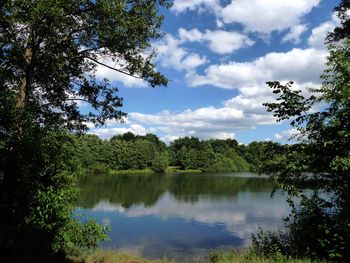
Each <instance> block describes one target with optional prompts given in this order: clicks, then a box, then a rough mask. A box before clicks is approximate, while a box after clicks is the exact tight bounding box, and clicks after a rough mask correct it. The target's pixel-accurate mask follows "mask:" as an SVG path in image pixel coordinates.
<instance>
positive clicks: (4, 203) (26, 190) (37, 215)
mask: <svg viewBox="0 0 350 263" xmlns="http://www.w3.org/2000/svg"><path fill="white" fill-rule="evenodd" d="M26 131H27V132H26V136H27V137H26V138H25V139H23V140H21V144H20V145H18V144H17V145H16V149H14V151H16V152H15V153H12V152H10V154H16V156H17V158H16V160H17V161H18V163H17V165H18V166H19V167H20V168H21V172H22V177H18V176H16V175H17V174H12V175H13V177H12V179H13V180H11V181H5V180H4V179H2V181H1V191H0V192H1V193H0V195H1V203H0V205H1V207H0V209H1V211H2V213H1V216H0V222H1V228H0V231H1V235H0V236H1V240H0V243H1V249H2V252H3V253H4V254H5V255H8V256H9V255H11V258H12V259H13V260H14V261H17V260H20V258H21V257H25V258H26V260H37V261H39V262H40V261H41V260H48V258H49V257H50V255H52V254H55V255H56V256H57V255H60V254H64V253H66V252H71V251H72V250H73V249H74V250H76V251H77V250H82V248H83V247H85V249H92V248H95V247H96V246H97V245H98V243H99V241H100V240H101V238H102V239H103V238H105V230H104V229H102V228H100V227H99V226H98V225H97V224H96V223H95V222H94V221H90V222H89V223H87V224H83V225H81V224H79V223H78V221H77V220H76V219H73V218H72V217H73V212H72V210H73V204H74V202H75V200H76V197H77V194H78V191H77V187H76V185H75V177H76V174H75V172H74V170H75V167H74V165H73V163H72V162H71V161H70V156H71V154H72V150H73V149H72V148H71V147H70V144H69V143H67V140H68V139H69V137H68V136H67V135H65V133H64V132H58V131H46V130H44V129H43V128H41V127H38V126H36V125H33V127H31V129H30V130H29V129H26ZM33 142H36V143H33ZM6 151H7V149H4V150H3V152H6ZM23 152H26V153H27V152H31V153H32V155H27V154H22V155H19V154H20V153H23ZM7 160H8V159H5V160H4V162H3V163H1V171H4V172H8V171H9V170H10V169H12V171H13V172H17V173H19V171H17V169H16V168H17V167H13V163H8V162H7ZM9 166H10V167H9ZM73 226H74V230H77V229H78V228H79V229H80V232H79V231H74V232H67V230H73V229H72V228H73ZM89 232H94V233H95V234H97V235H95V236H94V239H95V242H94V243H92V242H91V241H92V239H91V236H88V235H85V234H86V233H89ZM18 251H21V253H18ZM14 255H16V256H14Z"/></svg>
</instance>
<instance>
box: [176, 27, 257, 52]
mask: <svg viewBox="0 0 350 263" xmlns="http://www.w3.org/2000/svg"><path fill="white" fill-rule="evenodd" d="M179 36H180V39H181V40H182V41H186V42H187V41H189V42H195V41H196V42H206V43H207V44H208V47H209V49H210V50H211V51H213V52H215V53H218V54H227V53H232V52H234V51H236V50H238V49H240V48H243V47H249V46H252V45H254V43H255V42H254V41H253V40H251V39H250V38H248V37H247V36H245V35H243V34H240V33H238V32H234V31H232V32H229V31H223V30H216V31H211V30H206V31H205V32H204V33H202V32H200V31H199V30H198V29H192V30H189V31H187V30H186V29H184V28H180V29H179Z"/></svg>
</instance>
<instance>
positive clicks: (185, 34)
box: [89, 0, 339, 144]
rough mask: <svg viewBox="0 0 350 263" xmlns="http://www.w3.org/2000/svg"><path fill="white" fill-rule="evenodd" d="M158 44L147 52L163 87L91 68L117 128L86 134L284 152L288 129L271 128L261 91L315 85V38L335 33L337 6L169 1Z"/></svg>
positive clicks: (268, 0)
mask: <svg viewBox="0 0 350 263" xmlns="http://www.w3.org/2000/svg"><path fill="white" fill-rule="evenodd" d="M173 2H174V3H173V6H172V7H171V8H170V9H161V10H160V12H161V13H162V14H163V15H164V17H165V19H164V24H163V26H162V31H163V32H164V37H163V38H162V39H161V40H157V41H154V42H152V46H153V47H154V48H155V49H156V50H157V53H158V56H157V58H156V59H155V61H154V62H155V64H156V65H157V69H158V70H159V71H160V72H161V73H163V74H164V75H165V76H166V77H167V78H168V79H169V80H170V82H169V84H168V86H167V87H156V88H152V87H150V86H148V85H147V83H146V82H144V81H142V80H139V79H135V78H132V77H130V76H126V75H122V74H120V73H117V72H115V71H112V70H109V69H107V68H103V67H98V69H97V77H98V78H101V79H103V78H108V79H110V81H111V82H112V83H114V84H116V85H117V86H118V87H119V95H120V96H121V97H123V98H124V106H123V107H122V108H121V110H122V111H124V112H126V113H127V114H128V117H127V119H126V121H125V122H124V123H123V124H121V123H120V122H117V121H115V120H111V121H108V122H107V125H106V126H105V127H100V128H95V127H91V129H90V131H89V132H90V133H93V134H96V135H98V136H99V137H101V138H104V139H105V138H110V137H112V136H114V135H116V134H121V133H125V132H128V131H130V132H133V133H135V134H139V135H144V134H146V133H153V134H156V135H157V136H158V137H159V138H161V139H162V140H163V141H164V142H166V143H169V142H171V141H173V140H175V139H176V138H179V137H184V136H196V137H199V138H200V139H208V138H218V139H227V138H234V139H236V140H237V141H238V142H239V143H244V144H248V143H250V142H252V141H265V140H272V141H276V142H280V143H288V142H289V141H288V138H289V137H290V136H291V135H292V134H293V132H294V130H293V129H291V127H290V125H289V122H288V121H284V122H282V123H277V122H276V120H275V118H274V117H273V115H272V114H271V113H268V112H267V111H266V108H265V107H264V106H263V105H262V104H263V103H264V102H270V101H273V100H274V99H275V97H274V96H273V94H272V92H271V90H270V89H269V87H268V86H267V85H266V81H272V80H278V81H281V82H287V81H294V82H295V84H294V86H293V88H296V89H301V90H303V92H304V93H305V94H307V93H308V88H310V87H311V88H314V87H318V86H319V85H320V84H321V82H322V80H321V79H320V75H321V74H322V71H323V69H324V65H325V61H326V57H327V48H326V46H325V45H324V38H325V36H326V34H327V32H329V31H331V30H332V28H334V26H335V25H336V24H337V23H338V20H337V17H336V16H335V15H334V14H333V8H334V7H335V6H336V5H337V4H338V3H339V1H338V0H293V1H287V0H174V1H173Z"/></svg>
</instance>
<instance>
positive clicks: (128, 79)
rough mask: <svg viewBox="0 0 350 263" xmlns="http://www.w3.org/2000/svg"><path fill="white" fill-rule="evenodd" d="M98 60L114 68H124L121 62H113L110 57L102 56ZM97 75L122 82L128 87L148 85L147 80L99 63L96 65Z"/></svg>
mask: <svg viewBox="0 0 350 263" xmlns="http://www.w3.org/2000/svg"><path fill="white" fill-rule="evenodd" d="M98 60H99V62H101V63H103V64H106V65H108V66H110V67H112V68H116V69H121V68H122V67H121V66H120V64H118V63H116V62H113V61H112V60H111V59H109V58H102V57H100V58H99V59H98ZM96 77H97V78H99V79H104V78H106V79H109V80H110V81H117V82H121V83H123V85H124V86H126V87H139V88H144V87H147V83H146V81H144V80H142V79H139V78H136V77H132V76H129V75H126V74H123V73H120V72H117V71H115V70H113V69H109V68H108V67H105V66H102V65H99V64H98V65H97V67H96Z"/></svg>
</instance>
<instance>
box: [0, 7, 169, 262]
mask: <svg viewBox="0 0 350 263" xmlns="http://www.w3.org/2000/svg"><path fill="white" fill-rule="evenodd" d="M162 6H168V2H167V1H166V0H159V1H158V0H131V1H126V0H96V1H95V0H94V1H91V0H79V1H77V0H56V1H45V0H35V1H31V0H29V1H28V0H8V1H2V2H1V4H0V90H1V92H0V210H1V213H0V251H1V254H2V257H3V258H6V257H9V258H11V261H12V262H17V261H18V262H24V261H25V262H50V261H52V260H53V258H54V257H58V256H59V255H61V254H66V253H70V254H74V253H82V252H84V251H86V250H89V249H91V248H94V247H96V246H97V245H98V242H99V241H100V240H101V239H103V238H105V229H103V228H101V227H99V226H98V225H97V224H96V223H94V222H93V221H89V220H87V221H86V220H85V221H84V222H85V223H82V222H81V220H79V218H78V217H75V216H73V214H72V209H73V203H74V201H75V197H76V192H77V191H76V187H75V177H76V174H75V171H76V170H77V167H76V163H75V162H74V160H73V158H72V155H73V153H72V151H75V149H74V148H72V142H70V141H71V138H70V137H69V136H67V135H66V134H67V130H69V131H80V132H81V131H84V130H85V129H86V124H87V122H92V123H95V124H103V123H104V122H105V121H106V120H108V119H111V118H114V119H116V120H120V119H121V118H122V117H123V116H125V114H124V113H123V112H121V111H120V110H119V109H120V107H121V106H122V99H121V98H120V97H118V89H117V87H116V86H113V85H111V84H110V83H109V82H108V80H107V79H105V80H99V79H97V78H96V76H95V74H96V68H97V66H107V67H109V68H111V67H110V66H108V65H106V64H108V62H109V61H110V62H113V64H114V65H115V68H113V69H114V70H115V71H116V72H119V73H118V74H127V75H132V76H134V77H137V78H141V79H143V80H145V81H147V82H148V83H149V84H150V85H151V86H156V85H166V84H167V79H166V78H165V77H164V76H163V75H161V74H160V73H159V72H157V71H156V70H155V65H154V64H153V63H152V62H151V60H152V58H153V57H154V52H153V50H151V49H150V45H151V44H150V43H151V41H152V40H153V39H157V38H159V37H161V32H160V25H161V22H162V19H163V17H162V16H160V15H158V11H159V8H160V7H162ZM102 58H103V59H102ZM79 101H81V102H85V103H89V104H90V106H91V109H92V110H91V111H90V112H83V111H80V109H79V104H78V103H77V102H79ZM106 158H107V157H106ZM158 159H159V160H160V162H161V163H162V158H158ZM85 161H88V160H85ZM162 165H163V164H161V165H159V166H160V167H162ZM159 166H158V167H159ZM23 258H25V259H23Z"/></svg>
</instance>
